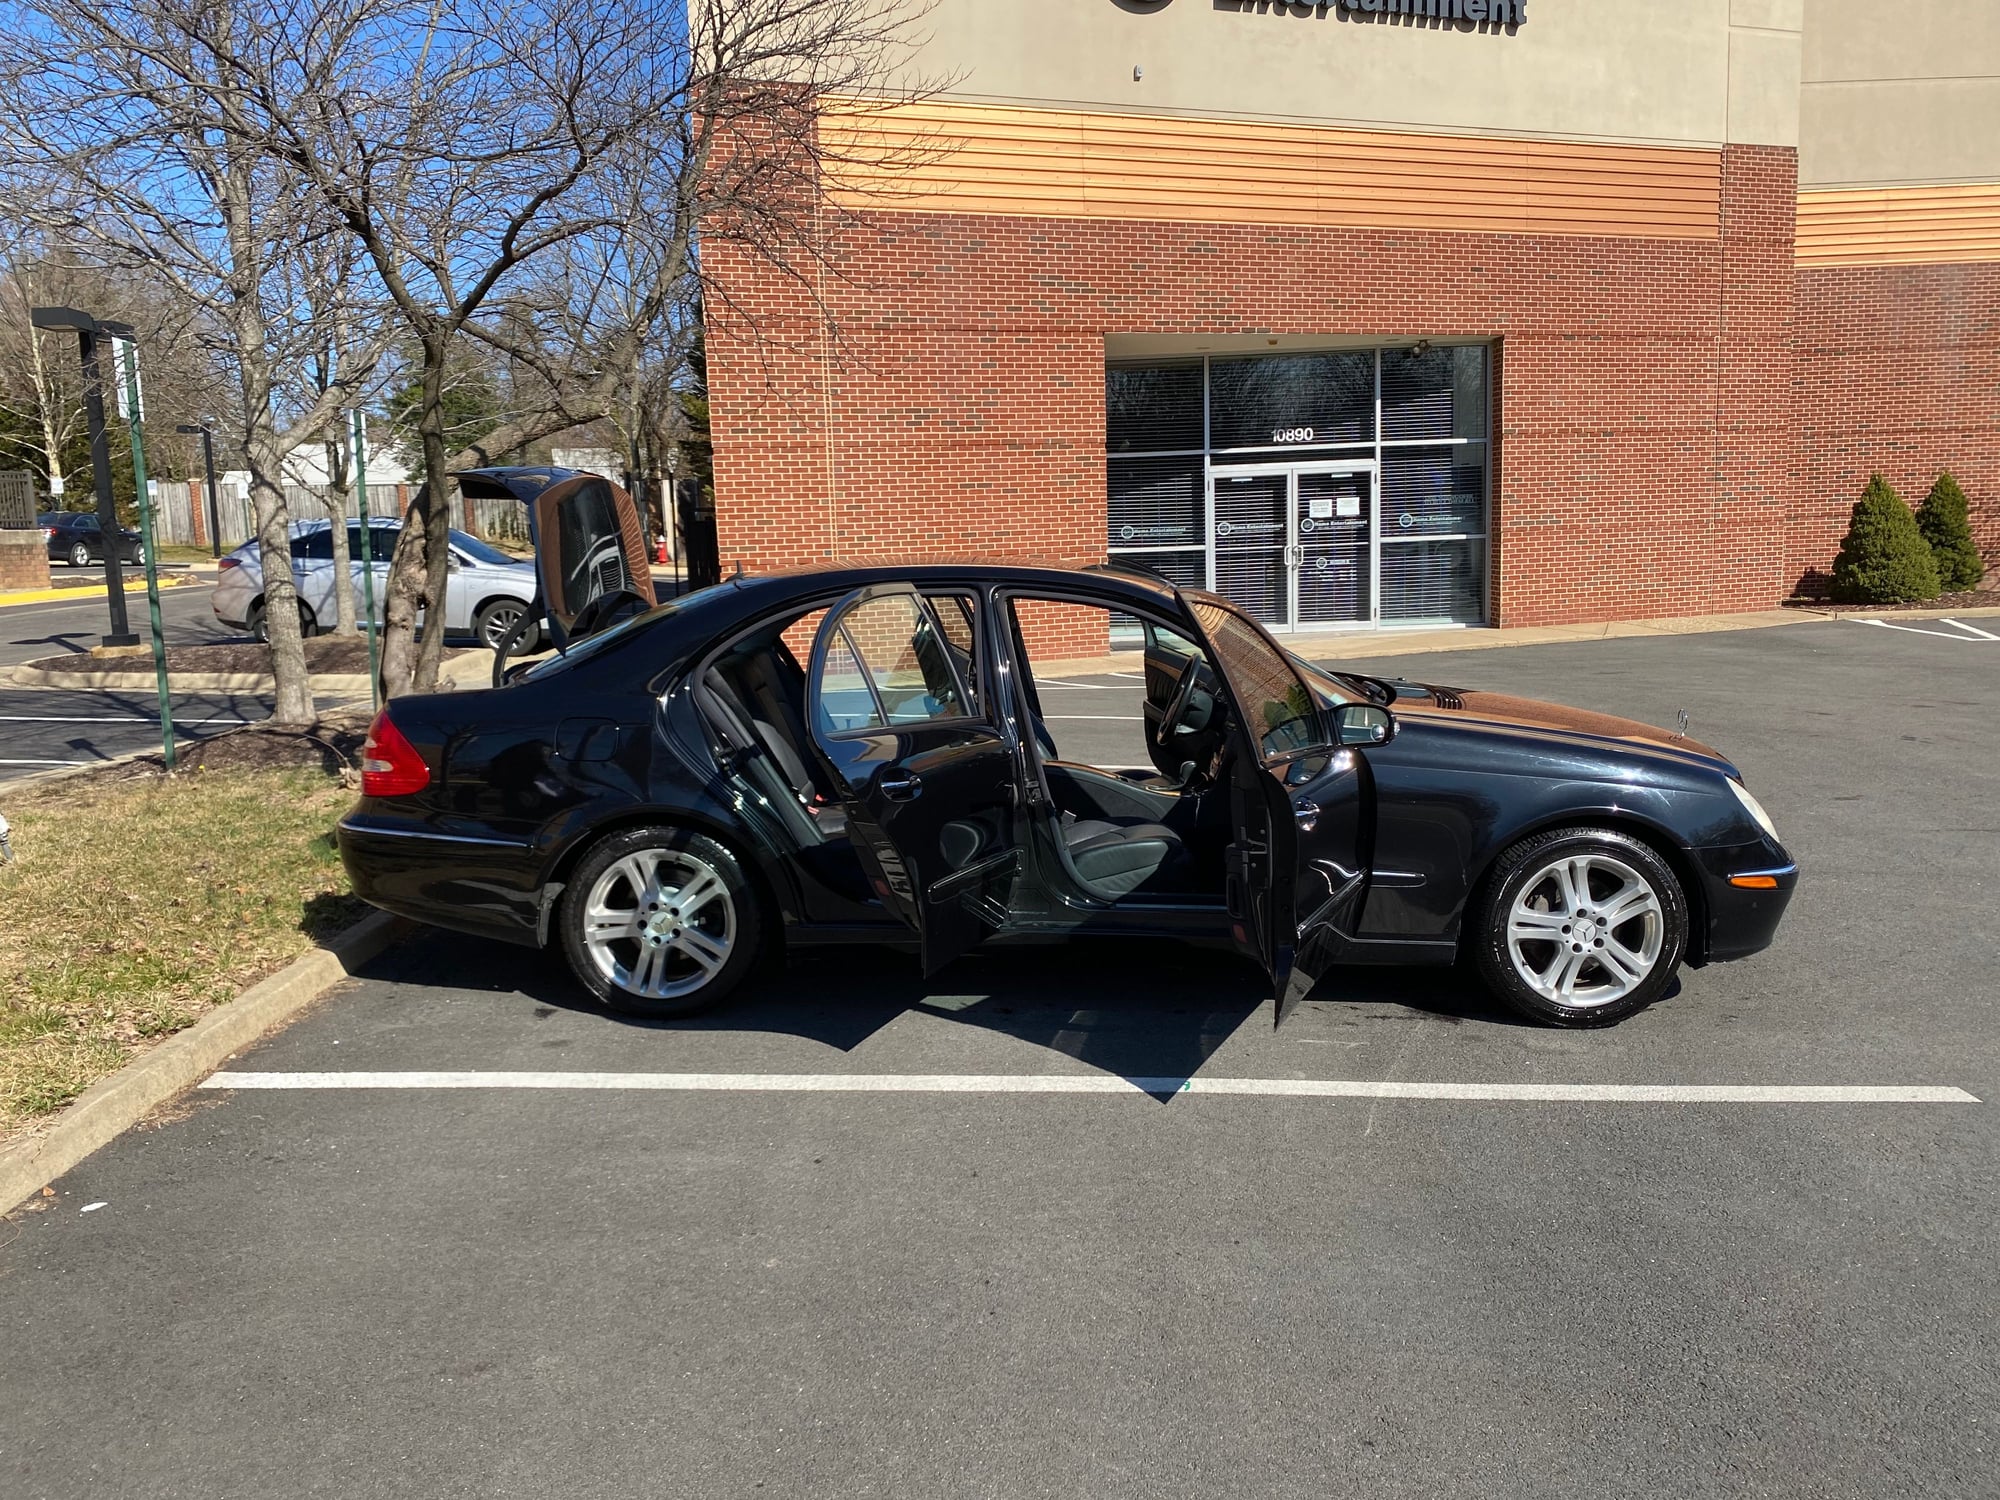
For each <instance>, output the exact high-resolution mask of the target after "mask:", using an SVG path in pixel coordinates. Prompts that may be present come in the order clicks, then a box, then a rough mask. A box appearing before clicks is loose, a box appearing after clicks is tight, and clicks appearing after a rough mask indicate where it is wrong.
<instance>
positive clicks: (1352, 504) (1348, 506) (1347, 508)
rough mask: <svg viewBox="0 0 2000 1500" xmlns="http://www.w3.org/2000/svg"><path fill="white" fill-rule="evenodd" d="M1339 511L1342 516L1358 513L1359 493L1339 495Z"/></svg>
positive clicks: (1359, 505) (1356, 514)
mask: <svg viewBox="0 0 2000 1500" xmlns="http://www.w3.org/2000/svg"><path fill="white" fill-rule="evenodd" d="M1340 513H1341V514H1342V515H1343V516H1358V515H1360V514H1361V497H1360V496H1359V495H1342V496H1341V497H1340Z"/></svg>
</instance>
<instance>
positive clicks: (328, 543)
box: [292, 526, 333, 562]
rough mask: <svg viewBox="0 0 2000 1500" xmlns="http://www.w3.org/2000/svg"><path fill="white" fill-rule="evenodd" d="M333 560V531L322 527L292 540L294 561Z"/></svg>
mask: <svg viewBox="0 0 2000 1500" xmlns="http://www.w3.org/2000/svg"><path fill="white" fill-rule="evenodd" d="M332 558H333V531H332V529H331V528H330V527H326V526H322V527H320V528H319V530H317V531H308V532H307V533H306V534H305V535H304V536H295V537H293V538H292V561H294V562H329V561H331V560H332Z"/></svg>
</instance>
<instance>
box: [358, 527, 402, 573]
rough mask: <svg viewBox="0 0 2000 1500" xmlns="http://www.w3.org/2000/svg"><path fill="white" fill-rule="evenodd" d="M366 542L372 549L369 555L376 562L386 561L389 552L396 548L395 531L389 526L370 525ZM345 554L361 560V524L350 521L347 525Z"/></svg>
mask: <svg viewBox="0 0 2000 1500" xmlns="http://www.w3.org/2000/svg"><path fill="white" fill-rule="evenodd" d="M368 543H369V546H370V548H371V549H372V551H371V552H370V554H369V555H370V557H371V558H372V559H373V560H374V561H376V562H378V563H379V562H387V561H388V560H389V554H390V553H392V552H394V551H395V550H396V532H395V529H394V528H393V527H389V526H370V527H369V528H368ZM347 555H348V557H350V558H352V559H353V560H354V561H356V562H359V561H360V560H361V526H360V523H359V522H352V521H350V522H349V523H348V526H347Z"/></svg>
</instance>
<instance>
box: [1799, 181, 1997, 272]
mask: <svg viewBox="0 0 2000 1500" xmlns="http://www.w3.org/2000/svg"><path fill="white" fill-rule="evenodd" d="M1979 260H2000V183H1974V184H1971V185H1967V186H1958V187H1912V188H1865V189H1831V190H1826V191H1821V192H1812V193H1800V194H1799V233H1798V263H1799V264H1800V265H1802V266H1893V265H1919V264H1924V263H1938V262H1948V261H1979Z"/></svg>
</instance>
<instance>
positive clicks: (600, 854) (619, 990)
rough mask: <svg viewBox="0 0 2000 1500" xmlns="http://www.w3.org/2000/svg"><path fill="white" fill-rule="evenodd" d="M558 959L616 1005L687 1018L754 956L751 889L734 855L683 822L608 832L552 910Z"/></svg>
mask: <svg viewBox="0 0 2000 1500" xmlns="http://www.w3.org/2000/svg"><path fill="white" fill-rule="evenodd" d="M556 921H557V925H558V927H559V928H560V929H561V933H562V944H563V953H564V956H565V957H567V958H568V960H569V965H570V968H571V970H572V971H574V973H575V974H576V977H577V978H578V979H580V980H582V981H583V984H584V987H585V988H586V989H588V990H589V991H590V992H591V994H593V995H595V996H596V997H597V998H598V1000H599V1001H601V1002H602V1003H603V1004H604V1005H606V1006H607V1007H609V1008H610V1009H612V1010H617V1011H624V1012H626V1013H628V1014H632V1015H641V1016H654V1017H667V1016H686V1015H693V1014H694V1013H695V1012H697V1011H702V1010H706V1009H708V1008H709V1007H710V1006H712V1005H715V1004H718V1003H719V1002H720V1001H722V1000H723V999H724V998H725V997H727V996H728V994H729V992H730V991H731V990H733V989H735V988H736V986H737V985H738V984H740V983H741V982H742V980H743V976H744V975H745V974H746V973H748V972H749V970H750V968H751V966H752V965H753V964H754V963H755V962H756V957H757V951H758V947H759V942H760V938H761V936H762V931H763V921H762V913H761V911H760V910H759V905H758V901H757V895H756V892H755V890H754V889H753V888H752V887H751V885H750V882H749V880H748V878H747V877H745V875H744V873H743V870H742V867H741V866H740V865H738V864H737V862H736V857H735V856H734V855H733V854H731V853H730V852H729V851H728V850H727V849H725V848H723V846H722V845H720V844H718V843H716V842H715V840H713V839H710V838H704V837H703V836H702V835H700V834H697V833H690V832H688V831H687V830H686V829H681V828H668V827H652V828H634V829H628V830H627V831H625V832H623V833H615V834H612V835H611V836H610V837H609V838H606V839H605V840H604V841H603V842H601V843H599V844H597V845H596V846H595V847H593V848H592V849H590V850H589V851H587V852H586V853H585V854H584V856H583V858H582V860H581V861H580V862H579V863H578V864H577V867H576V869H575V870H574V871H572V872H571V874H570V878H569V883H568V884H567V885H566V886H565V887H564V888H563V893H562V899H561V901H560V903H559V904H558V906H557V909H556Z"/></svg>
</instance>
